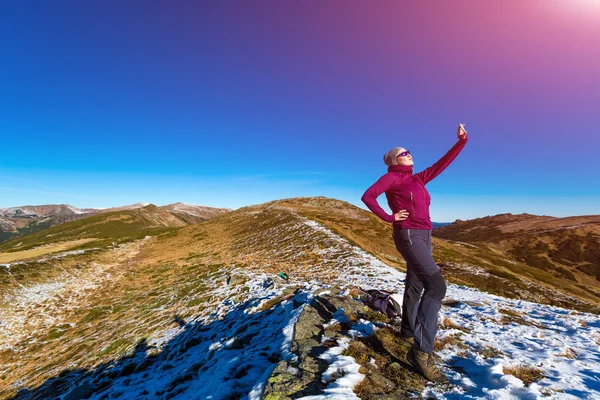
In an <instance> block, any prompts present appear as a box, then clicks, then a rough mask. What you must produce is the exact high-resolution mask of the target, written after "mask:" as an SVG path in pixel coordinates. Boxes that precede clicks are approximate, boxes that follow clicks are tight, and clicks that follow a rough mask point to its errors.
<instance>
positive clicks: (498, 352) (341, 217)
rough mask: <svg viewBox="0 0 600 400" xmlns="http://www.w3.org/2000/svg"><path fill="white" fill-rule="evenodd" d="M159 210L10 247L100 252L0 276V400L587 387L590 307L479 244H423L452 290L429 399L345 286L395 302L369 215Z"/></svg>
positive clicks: (280, 209)
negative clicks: (536, 371)
mask: <svg viewBox="0 0 600 400" xmlns="http://www.w3.org/2000/svg"><path fill="white" fill-rule="evenodd" d="M156 209H157V207H154V206H149V208H147V209H146V208H144V209H141V210H129V211H123V212H118V213H114V214H105V215H104V217H106V218H104V219H103V218H100V217H101V216H93V217H89V218H87V219H85V220H80V221H75V222H72V223H69V224H65V225H63V227H64V226H68V225H70V224H81V225H72V226H70V227H68V229H65V230H63V231H55V229H59V228H60V226H59V227H54V228H51V229H49V230H47V231H44V232H45V233H42V232H40V233H37V234H35V235H31V236H30V237H27V238H23V241H24V243H23V244H22V245H21V246H28V247H30V246H31V247H30V248H33V247H36V246H39V245H41V244H43V245H46V246H51V245H56V244H57V243H61V242H64V241H65V240H67V241H74V240H84V239H94V242H89V243H86V244H85V246H86V248H81V249H80V250H78V251H74V250H72V249H71V250H69V251H66V252H62V253H57V254H56V253H55V254H54V255H45V256H44V257H41V258H40V257H38V258H30V259H29V260H13V261H12V262H10V263H5V264H4V265H0V273H1V274H2V275H1V276H2V285H0V298H1V299H2V303H1V304H0V321H2V330H0V397H2V398H11V397H13V396H15V395H17V397H18V398H23V399H26V398H49V397H53V396H57V395H58V394H61V395H64V398H65V399H74V398H79V397H91V398H98V399H99V398H128V397H132V396H137V397H139V398H174V397H176V396H181V397H182V398H185V397H189V396H196V397H200V398H203V396H206V397H207V396H208V395H214V396H216V397H215V398H223V399H224V398H231V399H233V398H248V399H250V398H251V399H256V398H260V397H261V396H262V395H264V396H265V398H269V399H275V398H281V399H283V398H297V397H301V396H308V395H314V396H321V397H318V398H333V397H331V396H334V395H335V393H338V395H339V396H345V397H340V398H348V399H350V398H357V397H356V394H354V393H359V394H360V398H365V399H367V398H372V399H377V398H385V396H388V398H404V397H407V396H416V395H422V396H424V397H427V396H433V397H437V398H443V397H444V396H445V393H455V394H457V393H458V394H460V393H463V394H465V393H466V394H470V395H472V396H474V397H483V396H485V395H486V393H488V392H487V390H488V389H486V388H487V387H488V386H490V385H491V386H493V387H494V388H495V389H494V390H496V392H497V394H499V395H500V396H502V395H504V396H508V395H518V394H519V393H521V394H523V395H526V396H532V395H534V394H535V393H540V391H541V392H543V393H547V394H549V395H551V394H553V393H559V392H563V393H564V392H566V393H574V392H573V391H574V390H583V389H582V388H581V385H577V384H576V383H574V382H581V379H585V376H586V375H585V371H586V370H587V369H586V368H591V369H592V370H597V369H598V368H600V365H598V361H597V360H598V356H599V354H598V351H597V346H598V344H600V343H596V341H600V336H598V335H597V329H598V327H600V319H599V317H598V316H597V315H594V314H588V313H585V312H583V311H595V312H598V307H597V305H598V299H597V297H595V296H594V295H592V294H589V293H587V292H582V291H578V293H571V292H569V291H568V290H566V291H564V292H563V294H560V293H558V291H559V289H560V287H559V286H560V285H558V283H557V282H553V281H552V279H551V276H549V277H545V276H543V277H542V278H543V279H546V280H547V281H546V280H543V279H542V280H537V279H536V277H535V275H534V274H532V273H531V271H536V272H537V269H535V268H531V271H530V270H529V269H528V268H530V267H527V266H525V265H524V264H521V263H519V262H518V261H515V260H513V259H512V258H511V257H510V256H508V255H506V256H505V255H500V254H498V253H496V252H494V251H491V250H489V249H488V248H487V247H486V246H481V247H480V246H477V245H472V244H464V243H455V242H452V241H445V240H441V239H435V240H434V246H435V249H434V252H435V255H436V257H437V259H438V260H439V261H440V262H443V265H444V268H443V269H444V273H445V275H446V276H447V277H448V278H449V280H451V281H454V282H457V283H459V284H460V285H450V287H449V291H448V296H447V299H446V300H447V301H446V302H445V306H444V307H443V310H442V313H443V318H442V320H441V321H442V326H441V330H440V343H439V344H438V346H439V347H438V350H439V356H440V357H441V358H442V360H443V362H444V363H445V364H446V365H447V369H446V371H447V372H448V373H449V374H450V375H451V383H450V384H449V386H447V387H440V386H436V385H430V384H427V383H426V382H425V381H424V380H423V379H422V378H420V376H419V375H418V374H416V373H415V372H414V371H412V370H411V369H410V368H409V367H407V365H406V362H405V361H403V354H404V353H405V352H406V350H407V348H406V346H405V345H403V344H402V343H400V342H398V341H397V339H396V338H395V337H396V335H395V333H394V327H393V326H391V325H389V322H390V321H389V320H387V319H386V318H385V317H383V316H381V315H380V314H377V313H374V312H372V311H370V310H368V309H366V308H365V307H364V305H362V304H361V303H360V302H359V301H358V300H357V295H358V291H357V287H362V288H379V289H400V290H402V285H401V281H402V279H403V278H404V274H403V273H402V270H403V269H404V263H403V261H402V260H401V259H400V258H399V255H398V254H397V252H396V250H395V248H394V246H393V243H392V241H391V227H390V226H389V225H388V224H385V223H383V222H381V221H379V220H378V219H377V218H376V217H375V216H373V215H372V214H371V213H368V212H366V211H364V210H361V209H359V208H357V207H354V206H352V205H350V204H348V203H345V202H341V201H338V200H333V199H327V198H299V199H286V200H280V201H275V202H270V203H266V204H261V205H257V206H251V207H245V208H242V209H239V210H236V211H233V212H229V213H226V214H222V215H219V216H216V217H213V218H211V219H209V220H206V221H204V222H201V223H198V224H194V225H188V226H180V227H170V226H166V225H168V224H162V225H161V224H159V223H158V222H159V221H162V222H166V221H167V220H166V219H165V220H162V219H161V216H164V215H163V214H161V213H160V211H157V210H156ZM161 211H163V212H165V211H164V210H161ZM96 218H100V219H96ZM165 218H166V217H165ZM127 221H133V222H127ZM83 222H85V224H84V223H83ZM128 223H130V224H132V226H134V227H135V226H137V228H138V229H137V230H134V229H132V230H129V231H128V230H127V226H128V225H127V224H128ZM139 228H142V230H141V231H140V229H139ZM144 229H148V230H149V231H150V230H151V229H157V231H150V232H151V233H152V236H150V235H149V234H148V232H144ZM161 230H162V231H161ZM117 234H118V235H119V236H118V237H119V238H118V239H113V240H112V241H111V239H110V238H111V235H117ZM36 235H37V236H36ZM102 235H104V236H102ZM52 238H54V239H52ZM52 240H56V242H52ZM36 241H39V242H38V243H37V244H36ZM6 245H8V247H5V246H6ZM15 245H16V243H12V244H10V245H9V244H5V246H3V247H2V248H0V251H2V252H3V253H0V257H1V256H6V255H7V254H11V253H7V250H14V246H15ZM13 253H14V252H13ZM511 268H512V269H511ZM279 272H284V273H285V274H287V276H288V277H289V279H282V278H281V277H279V275H278V274H279ZM464 285H469V286H472V287H479V288H480V289H482V290H485V291H487V292H491V293H495V294H500V295H504V296H508V297H512V298H514V299H515V300H510V299H506V298H501V297H497V296H495V295H493V294H486V293H484V292H481V291H476V290H474V289H471V288H468V287H466V286H464ZM553 285H554V286H553ZM523 298H529V299H539V300H540V301H539V302H541V303H544V304H550V305H540V304H535V303H528V302H524V301H522V299H523ZM554 305H560V306H562V307H566V308H571V309H576V310H580V311H570V310H569V309H566V308H556V307H554ZM492 332H493V335H492V336H490V334H491V333H492ZM511 338H520V339H518V340H516V339H511ZM524 340H526V341H527V344H526V346H525V347H524V346H523V345H522V344H520V343H518V342H522V341H524ZM513 342H514V343H513ZM557 343H561V345H557ZM531 346H535V348H536V350H535V351H529V350H526V349H527V347H531ZM594 346H596V347H595V350H594ZM570 352H574V354H576V356H577V357H578V359H579V360H584V361H585V367H583V366H581V367H576V366H575V365H573V364H572V359H571V358H568V357H565V356H564V354H571V353H570ZM319 354H321V355H323V357H320V356H318V355H319ZM594 360H595V361H594ZM537 363H540V364H541V363H543V364H544V365H554V371H557V370H559V371H560V372H561V374H565V376H558V375H556V373H555V372H551V371H550V370H546V369H544V370H543V371H542V370H540V371H541V372H540V374H542V375H539V376H538V377H537V378H536V379H534V380H533V382H535V383H532V384H531V385H529V382H528V383H527V384H526V385H524V384H523V381H521V380H519V379H517V378H516V376H521V378H522V379H526V378H525V377H523V376H522V375H519V373H517V372H511V371H512V370H511V368H512V367H520V366H524V365H532V364H537ZM582 365H583V364H582ZM503 366H504V367H506V369H503ZM498 368H500V370H499V371H500V372H498ZM563 378H564V379H563ZM359 382H360V383H359ZM469 382H471V383H469ZM494 382H496V383H494ZM498 382H504V383H502V384H499V383H498ZM519 382H521V383H520V384H519ZM569 382H570V383H569ZM519 385H520V386H519ZM536 385H537V386H536ZM293 388H296V389H293ZM292 389H293V390H292ZM290 390H292V392H290ZM536 391H537V392H536ZM582 393H586V394H590V395H600V392H599V391H597V390H596V391H594V389H593V388H592V387H590V388H585V392H582ZM269 396H270V397H269ZM323 396H324V397H323ZM382 396H383V397H382Z"/></svg>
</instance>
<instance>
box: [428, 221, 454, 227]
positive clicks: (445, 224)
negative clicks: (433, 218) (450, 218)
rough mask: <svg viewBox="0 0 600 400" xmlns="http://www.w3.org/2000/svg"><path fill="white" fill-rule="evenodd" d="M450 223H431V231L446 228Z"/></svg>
mask: <svg viewBox="0 0 600 400" xmlns="http://www.w3.org/2000/svg"><path fill="white" fill-rule="evenodd" d="M451 223H452V222H432V223H431V225H433V229H436V228H441V227H442V226H447V225H450V224H451Z"/></svg>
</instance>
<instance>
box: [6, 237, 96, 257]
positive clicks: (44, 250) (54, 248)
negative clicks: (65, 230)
mask: <svg viewBox="0 0 600 400" xmlns="http://www.w3.org/2000/svg"><path fill="white" fill-rule="evenodd" d="M94 240H97V239H95V238H88V239H80V240H71V241H68V242H60V243H53V244H48V245H44V246H40V247H37V248H35V249H29V250H23V251H15V252H12V253H0V263H9V262H13V261H20V260H26V259H29V258H35V257H41V256H45V255H47V254H52V253H58V252H61V251H65V250H68V249H72V248H74V247H77V246H80V245H82V244H84V243H88V242H93V241H94Z"/></svg>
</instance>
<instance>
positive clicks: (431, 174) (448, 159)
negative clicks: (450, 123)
mask: <svg viewBox="0 0 600 400" xmlns="http://www.w3.org/2000/svg"><path fill="white" fill-rule="evenodd" d="M457 135H458V142H456V144H455V145H454V146H452V148H451V149H450V150H449V151H448V152H447V153H446V154H445V155H444V156H443V157H442V158H440V159H439V160H438V161H437V162H436V163H435V164H433V165H432V166H431V167H429V168H426V169H424V170H423V171H421V172H419V173H418V174H415V175H416V176H417V177H418V178H419V179H420V180H421V182H423V184H426V183H428V182H431V181H432V180H433V178H435V177H436V176H438V175H439V174H441V173H442V171H443V170H445V169H446V168H447V167H448V165H450V164H451V163H452V161H454V159H455V158H456V157H457V156H458V154H459V153H460V152H461V150H462V149H463V147H465V144H467V141H468V140H469V138H468V136H467V131H465V129H464V127H463V125H462V124H459V126H458V132H457Z"/></svg>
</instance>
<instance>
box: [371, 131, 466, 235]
mask: <svg viewBox="0 0 600 400" xmlns="http://www.w3.org/2000/svg"><path fill="white" fill-rule="evenodd" d="M467 141H468V137H465V138H464V139H459V140H458V142H457V143H456V144H455V145H454V146H452V148H451V149H450V150H449V151H448V152H447V153H446V154H445V155H444V156H443V157H442V158H440V159H439V161H438V162H436V163H435V164H433V165H432V166H431V167H429V168H427V169H425V170H423V171H422V172H419V173H418V174H414V175H413V167H412V166H410V165H392V166H391V167H389V168H388V172H387V174H385V175H383V176H382V177H381V178H379V180H378V181H377V182H375V183H374V184H373V185H372V186H371V187H370V188H368V189H367V191H366V192H365V194H363V196H362V198H361V200H362V201H363V203H365V204H366V206H367V207H368V208H369V210H371V211H373V213H375V215H377V216H378V217H379V218H381V219H382V220H384V221H386V222H392V223H394V225H399V226H400V227H402V228H411V229H432V225H431V218H430V216H429V205H430V204H431V196H430V195H429V192H428V191H427V189H425V185H426V184H427V183H428V182H430V181H431V180H433V178H435V177H436V176H438V175H439V174H441V173H442V171H443V170H445V169H446V167H448V165H450V163H451V162H452V161H454V159H455V158H456V156H458V154H459V153H460V151H461V150H462V149H463V147H465V144H467ZM381 193H385V197H387V201H388V205H389V206H390V209H391V210H392V215H389V214H388V213H386V212H385V211H384V210H383V208H381V207H380V206H379V204H378V203H377V197H379V195H380V194H381ZM400 210H407V211H408V213H409V215H408V218H407V219H405V220H404V221H394V215H393V214H395V213H397V212H398V211H400Z"/></svg>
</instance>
